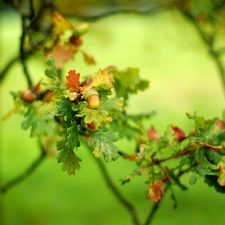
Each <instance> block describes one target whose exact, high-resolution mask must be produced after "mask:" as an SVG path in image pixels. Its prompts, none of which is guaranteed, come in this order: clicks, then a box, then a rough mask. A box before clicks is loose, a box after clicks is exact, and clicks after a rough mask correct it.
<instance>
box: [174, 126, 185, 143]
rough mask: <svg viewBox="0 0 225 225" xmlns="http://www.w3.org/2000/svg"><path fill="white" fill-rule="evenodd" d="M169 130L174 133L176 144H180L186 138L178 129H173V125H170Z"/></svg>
mask: <svg viewBox="0 0 225 225" xmlns="http://www.w3.org/2000/svg"><path fill="white" fill-rule="evenodd" d="M171 128H172V130H173V131H174V134H175V137H176V139H177V141H178V142H181V141H183V140H184V139H185V138H186V136H185V133H184V132H183V131H182V130H181V129H180V128H179V127H174V126H173V125H171Z"/></svg>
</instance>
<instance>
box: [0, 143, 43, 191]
mask: <svg viewBox="0 0 225 225" xmlns="http://www.w3.org/2000/svg"><path fill="white" fill-rule="evenodd" d="M40 148H41V154H40V156H39V157H38V158H37V159H36V160H35V161H34V162H33V163H32V164H31V165H30V167H28V168H27V169H26V170H25V171H24V172H23V173H22V174H20V175H19V176H17V177H15V178H14V179H12V180H10V181H9V182H8V183H6V184H5V185H3V186H2V187H0V192H2V193H6V192H7V191H8V190H9V189H10V188H12V187H14V186H15V185H17V184H19V183H20V182H22V181H23V180H25V179H26V178H27V177H28V176H29V175H30V174H32V173H33V172H34V171H35V169H37V167H38V166H39V165H40V164H41V163H42V161H43V160H44V159H45V156H46V150H45V148H44V146H43V145H42V144H41V143H40Z"/></svg>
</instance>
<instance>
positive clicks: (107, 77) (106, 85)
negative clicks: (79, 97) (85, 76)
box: [82, 69, 114, 92]
mask: <svg viewBox="0 0 225 225" xmlns="http://www.w3.org/2000/svg"><path fill="white" fill-rule="evenodd" d="M90 81H91V82H88V85H85V89H84V88H83V89H82V90H83V92H85V91H88V90H89V89H91V88H94V89H95V90H97V91H107V90H110V89H111V88H113V82H114V79H113V74H112V73H110V72H109V71H108V70H102V69H99V70H98V72H97V73H94V74H92V75H91V77H90Z"/></svg>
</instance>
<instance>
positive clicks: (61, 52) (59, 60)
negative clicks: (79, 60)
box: [46, 42, 74, 68]
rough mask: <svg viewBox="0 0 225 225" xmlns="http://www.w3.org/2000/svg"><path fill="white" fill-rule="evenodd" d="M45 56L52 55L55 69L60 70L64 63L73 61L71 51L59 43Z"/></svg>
mask: <svg viewBox="0 0 225 225" xmlns="http://www.w3.org/2000/svg"><path fill="white" fill-rule="evenodd" d="M46 55H47V56H48V55H52V56H54V57H55V61H56V67H57V68H62V66H63V65H64V64H65V63H66V62H68V61H69V60H73V59H74V53H73V50H72V49H71V48H70V47H69V46H66V45H63V44H61V43H59V42H58V43H57V44H56V45H55V46H54V47H53V49H52V50H51V51H49V52H47V53H46Z"/></svg>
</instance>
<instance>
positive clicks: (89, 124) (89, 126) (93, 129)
mask: <svg viewBox="0 0 225 225" xmlns="http://www.w3.org/2000/svg"><path fill="white" fill-rule="evenodd" d="M86 126H87V129H88V130H90V131H97V130H98V126H96V125H95V124H94V123H93V122H92V123H87V124H86Z"/></svg>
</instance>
